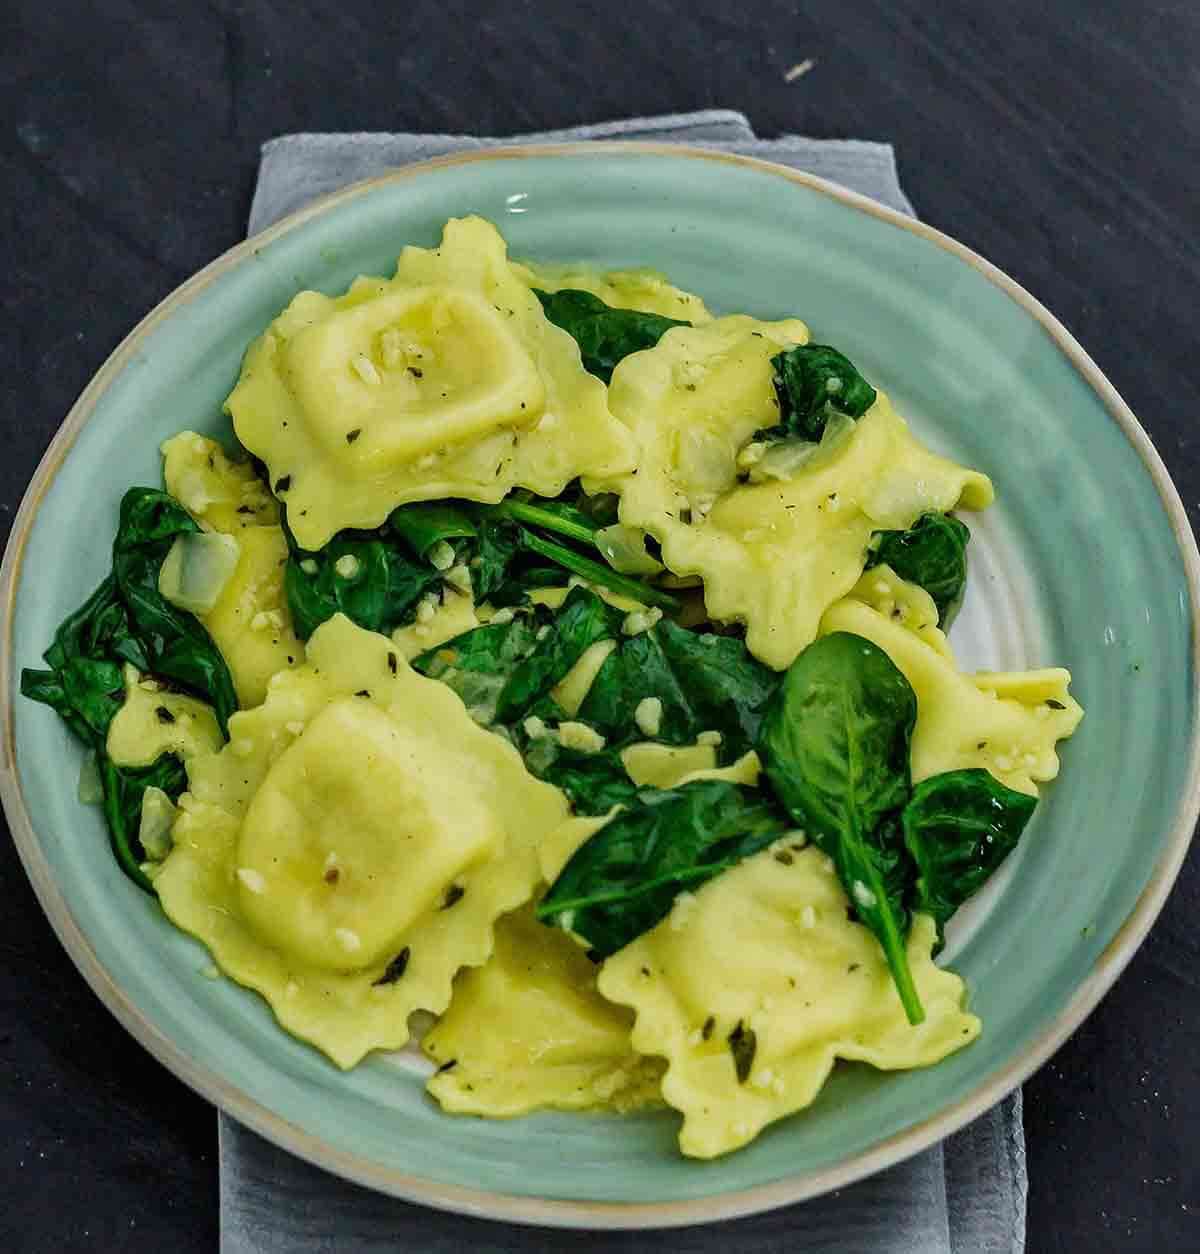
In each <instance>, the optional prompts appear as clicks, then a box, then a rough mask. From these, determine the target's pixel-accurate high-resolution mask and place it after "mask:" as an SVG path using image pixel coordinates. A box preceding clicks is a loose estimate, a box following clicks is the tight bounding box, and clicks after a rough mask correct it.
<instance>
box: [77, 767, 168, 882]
mask: <svg viewBox="0 0 1200 1254" xmlns="http://www.w3.org/2000/svg"><path fill="white" fill-rule="evenodd" d="M96 760H97V763H98V765H99V767H100V782H101V785H102V787H103V789H104V803H103V804H104V817H105V820H106V821H107V823H108V832H109V837H110V839H111V841H112V847H113V853H114V854H115V855H116V858H117V862H118V863H119V864H120V867H121V870H123V871H124V872H125V874H126V875H128V876H129V878H130V879H131V880H133V882H134V883H135V884H137V885H138V886H139V887H141V888H144V889H145V890H146V891H147V892H153V891H154V888H153V886H152V885H151V883H150V880H149V879H148V877H147V876H146V874H145V873H144V872H143V871H142V865H141V864H142V863H143V862H144V861H145V860H146V851H145V850H144V849H143V848H142V843H141V841H140V840H139V839H138V829H139V828H140V827H141V821H142V797H143V796H144V795H145V792H146V789H147V788H161V789H162V790H163V792H165V793H166V794H167V796H169V797H170V798H171V800H172V801H176V800H178V798H179V795H180V793H182V792H183V790H184V789H185V788H186V787H187V772H186V771H185V770H184V767H183V763H182V762H180V761H179V760H178V759H177V758H174V757H172V756H171V755H170V754H169V753H164V754H163V755H162V757H160V758H159V759H158V761H156V762H154V763H153V764H152V765H150V766H143V767H126V766H114V765H113V763H112V760H111V759H110V758H109V757H108V755H107V754H106V753H102V752H100V751H97V754H96Z"/></svg>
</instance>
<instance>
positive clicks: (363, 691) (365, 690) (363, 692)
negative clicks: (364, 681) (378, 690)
mask: <svg viewBox="0 0 1200 1254" xmlns="http://www.w3.org/2000/svg"><path fill="white" fill-rule="evenodd" d="M354 695H355V696H356V697H369V696H370V695H371V690H370V688H360V689H359V690H358V691H357V692H356V693H355V694H354Z"/></svg>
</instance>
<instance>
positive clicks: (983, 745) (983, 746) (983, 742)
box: [975, 740, 987, 749]
mask: <svg viewBox="0 0 1200 1254" xmlns="http://www.w3.org/2000/svg"><path fill="white" fill-rule="evenodd" d="M975 748H976V749H986V748H987V741H986V740H981V741H980V742H979V743H978V744H977V745H976V746H975Z"/></svg>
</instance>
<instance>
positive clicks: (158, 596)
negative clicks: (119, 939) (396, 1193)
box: [22, 217, 1083, 1158]
mask: <svg viewBox="0 0 1200 1254" xmlns="http://www.w3.org/2000/svg"><path fill="white" fill-rule="evenodd" d="M400 243H403V241H398V244H400ZM398 251H399V261H398V263H397V265H396V269H395V272H394V274H392V275H391V277H388V278H378V277H369V276H363V277H359V278H357V279H355V280H354V282H352V283H351V284H350V285H349V287H348V288H347V289H346V290H345V291H344V292H342V293H341V294H340V295H327V294H324V293H322V292H316V291H305V292H300V293H298V294H297V295H296V296H295V297H294V298H293V299H292V300H291V301H290V302H289V303H288V304H287V306H286V307H285V308H283V309H281V310H280V311H279V313H278V315H277V316H276V317H275V318H274V319H273V320H272V321H271V322H270V324H269V325H267V326H265V327H264V328H263V329H262V333H261V335H260V336H259V337H258V338H257V339H255V340H254V342H253V343H252V344H251V345H249V347H248V348H247V351H246V355H245V359H244V362H243V365H242V370H241V373H240V376H239V378H238V381H237V384H236V386H235V387H234V389H233V391H232V392H231V393H230V395H229V397H228V399H227V402H226V411H227V413H228V415H229V416H230V418H231V419H232V424H233V434H232V436H230V435H229V433H228V432H226V433H225V438H223V439H222V438H214V436H213V435H212V434H205V433H197V432H193V431H185V432H181V433H180V434H178V435H177V436H175V437H173V438H172V439H170V440H168V441H166V442H165V443H164V444H163V446H162V453H163V458H164V465H163V479H164V486H165V490H161V489H158V488H145V487H134V488H130V489H129V491H128V492H127V494H126V496H125V498H124V499H123V500H122V502H121V509H120V517H119V521H118V526H117V532H116V537H115V539H114V543H113V550H112V564H111V569H110V571H109V572H108V573H107V574H106V575H105V577H104V579H103V580H102V581H101V582H100V583H99V585H98V586H97V588H96V589H95V591H94V592H93V593H92V595H91V596H90V597H89V598H88V599H87V600H86V601H85V602H84V603H83V604H82V605H81V606H80V607H79V608H78V609H77V610H75V611H74V612H73V613H71V614H69V615H68V616H67V617H66V618H65V619H64V621H63V623H62V625H61V627H60V628H59V630H58V632H57V633H56V635H55V638H54V639H53V640H52V641H51V642H50V643H49V647H48V648H47V650H46V652H45V655H44V666H42V667H39V668H33V667H30V668H27V669H26V670H25V671H24V672H23V673H22V691H23V693H24V694H25V695H26V696H28V697H30V698H31V699H33V700H35V701H39V702H41V703H43V704H44V705H46V706H48V707H50V709H51V710H53V711H54V712H55V713H57V714H58V715H59V716H60V717H62V718H63V719H64V720H65V723H66V725H67V727H68V728H69V729H70V730H71V732H72V733H73V734H74V736H75V737H76V739H77V740H78V741H79V742H80V744H81V746H82V749H83V751H84V754H83V765H82V767H81V772H80V782H79V799H80V802H81V804H85V805H86V804H97V805H99V806H100V807H101V813H102V815H103V826H104V827H106V828H107V833H108V838H109V841H110V843H111V846H112V850H113V854H114V856H115V858H116V860H117V862H118V864H119V866H120V867H121V869H122V870H123V871H124V872H125V875H126V877H127V880H128V883H129V892H130V893H131V894H135V893H136V892H137V891H138V890H143V891H145V892H146V893H148V894H150V895H151V896H152V897H153V898H154V899H155V900H156V901H157V903H158V905H159V906H160V907H161V909H162V910H163V912H164V914H165V916H166V918H167V919H169V920H170V921H171V922H172V923H174V924H175V925H176V926H178V927H179V928H181V929H183V930H184V931H186V932H188V933H190V934H191V935H193V936H194V937H196V938H197V939H198V940H199V941H200V942H201V943H203V944H204V945H205V946H206V947H207V949H208V951H209V953H210V954H211V955H212V958H213V961H214V962H215V963H216V967H217V968H218V969H219V971H220V972H221V973H223V974H224V975H226V976H228V977H229V978H230V979H232V980H233V981H236V982H237V983H238V984H240V985H242V986H244V988H245V989H247V990H253V992H254V993H255V994H257V995H258V996H260V997H261V998H262V999H264V1000H265V1002H266V1003H267V1004H268V1005H269V1006H270V1008H271V1010H272V1012H273V1014H274V1016H275V1018H276V1020H277V1021H278V1023H279V1025H280V1026H281V1027H282V1028H283V1029H285V1030H286V1031H287V1032H289V1033H291V1034H293V1035H294V1036H296V1037H298V1038H300V1039H302V1040H304V1041H307V1042H309V1043H310V1044H311V1045H312V1046H313V1047H314V1048H316V1049H317V1050H319V1051H321V1052H322V1053H323V1054H324V1055H325V1056H326V1057H327V1058H328V1059H329V1061H330V1063H331V1064H333V1065H334V1066H336V1067H340V1068H349V1067H353V1066H355V1065H356V1064H357V1063H359V1062H360V1061H361V1060H362V1059H363V1058H364V1057H366V1056H367V1055H368V1054H371V1053H372V1052H374V1051H395V1050H400V1049H405V1048H407V1049H410V1050H413V1051H414V1052H417V1051H419V1056H420V1057H422V1058H423V1062H424V1066H425V1068H426V1071H427V1086H428V1092H429V1094H430V1096H431V1098H432V1099H433V1100H434V1101H436V1102H437V1103H439V1104H440V1106H441V1107H442V1109H443V1110H444V1111H445V1112H446V1113H447V1116H450V1115H457V1116H474V1117H486V1118H514V1117H518V1116H522V1115H525V1114H527V1113H529V1112H531V1111H535V1110H539V1109H553V1110H559V1111H569V1112H576V1113H575V1117H577V1118H584V1117H589V1115H594V1113H595V1112H598V1111H603V1112H606V1113H610V1114H611V1113H614V1112H615V1113H623V1112H628V1111H634V1110H636V1111H642V1112H645V1113H644V1115H643V1118H646V1119H651V1120H654V1119H663V1120H674V1121H675V1122H676V1126H677V1127H678V1139H679V1140H678V1143H679V1148H680V1150H681V1151H682V1153H683V1154H684V1155H687V1156H689V1157H693V1158H713V1157H715V1156H718V1155H722V1154H726V1153H729V1152H732V1151H734V1150H737V1149H738V1148H740V1147H741V1146H744V1145H746V1144H747V1143H749V1142H750V1141H752V1140H753V1139H754V1138H755V1137H756V1136H757V1135H758V1134H759V1132H761V1131H762V1129H764V1128H765V1127H767V1126H768V1125H770V1124H772V1123H774V1122H776V1121H778V1120H781V1119H785V1118H787V1117H789V1116H793V1115H796V1114H797V1112H800V1111H802V1110H803V1109H804V1108H805V1107H806V1106H808V1105H809V1104H810V1103H811V1102H812V1101H813V1100H814V1099H815V1098H816V1096H817V1094H818V1093H819V1092H820V1091H821V1088H822V1086H823V1085H824V1083H825V1080H826V1078H827V1077H828V1076H829V1074H830V1071H831V1070H832V1069H833V1068H834V1067H835V1066H836V1065H837V1063H838V1060H839V1059H847V1060H854V1061H857V1062H861V1063H867V1064H869V1065H871V1066H873V1067H875V1068H877V1069H878V1070H880V1071H886V1072H899V1071H904V1070H906V1069H910V1068H916V1067H925V1066H930V1065H933V1064H935V1063H937V1062H938V1061H939V1060H941V1059H942V1058H944V1057H946V1056H947V1055H948V1054H951V1053H953V1052H954V1051H956V1050H959V1049H962V1048H965V1047H968V1046H969V1045H970V1043H971V1042H972V1041H973V1040H974V1039H975V1038H976V1037H977V1036H978V1034H979V1033H980V1031H981V1030H985V1029H984V1027H983V1025H982V1024H981V1022H980V1020H979V1018H978V1017H977V1016H976V1015H975V1014H974V1013H972V1011H971V1010H970V1009H969V1008H968V1004H967V1003H968V990H967V987H966V985H965V983H964V981H963V979H962V978H960V976H959V975H957V974H955V973H954V972H953V971H951V970H948V969H946V968H945V967H944V966H943V965H941V963H940V961H939V955H940V954H941V952H942V949H943V946H944V945H945V943H946V937H947V929H948V928H949V929H951V930H953V928H954V927H955V924H954V922H953V920H954V916H955V914H956V912H957V911H958V910H959V908H960V907H961V906H962V905H963V904H964V903H965V902H966V901H968V900H969V899H970V898H972V897H973V896H974V895H975V894H976V893H978V892H979V890H980V889H981V888H983V886H984V885H985V884H987V883H988V882H989V881H990V880H991V879H992V877H993V876H994V875H995V874H996V873H997V872H998V871H999V870H1000V868H1001V867H1002V866H1003V865H1004V863H1005V860H1006V859H1007V857H1008V856H1009V855H1010V854H1011V853H1012V852H1013V850H1015V849H1016V848H1017V846H1018V844H1019V842H1020V841H1021V839H1022V835H1023V833H1024V831H1025V828H1026V826H1027V824H1028V823H1029V821H1030V819H1031V817H1032V816H1033V814H1034V813H1035V810H1036V808H1037V806H1038V804H1039V796H1040V794H1041V793H1042V791H1043V790H1044V789H1045V788H1046V787H1047V786H1048V785H1049V784H1050V783H1051V781H1052V780H1053V779H1054V778H1055V777H1056V776H1057V774H1058V773H1059V770H1060V768H1061V767H1062V762H1061V756H1060V755H1061V754H1062V744H1063V742H1064V741H1065V740H1067V739H1068V738H1069V737H1070V736H1071V735H1072V733H1073V732H1074V731H1075V729H1076V727H1077V726H1078V725H1079V722H1080V719H1081V718H1082V716H1083V710H1082V708H1081V707H1080V705H1079V703H1078V702H1077V700H1076V699H1075V697H1074V696H1073V695H1072V694H1071V692H1070V674H1069V673H1068V672H1067V671H1066V670H1063V669H1060V668H1057V667H1053V666H1047V665H1043V664H1042V663H1043V660H1042V659H1034V661H1035V662H1036V663H1037V666H1036V667H1035V668H1034V669H1029V670H1021V671H978V672H974V673H969V672H965V671H963V670H962V668H961V667H960V665H959V663H958V661H957V660H956V657H955V651H954V649H953V648H952V646H951V635H950V634H949V633H951V630H952V625H953V622H954V618H955V614H956V612H957V609H958V607H959V605H960V604H961V602H962V598H963V595H964V591H965V590H966V587H967V582H968V559H969V552H970V545H971V529H970V526H969V525H968V523H967V522H966V521H965V520H964V518H963V517H962V516H960V515H961V513H962V512H963V511H967V512H970V511H974V510H981V509H983V508H985V507H987V506H988V505H990V504H991V502H992V498H993V495H994V492H993V487H992V483H991V480H990V479H989V478H988V477H987V475H985V474H984V473H982V471H980V470H976V469H973V468H971V467H968V466H964V465H960V464H959V463H958V462H956V461H954V460H953V459H951V458H949V457H946V456H943V455H942V454H941V453H939V452H937V451H936V450H934V449H932V448H929V447H927V446H926V445H925V444H924V442H923V441H922V439H921V438H920V434H919V433H918V432H917V431H916V430H914V429H913V428H911V427H910V426H909V424H908V423H907V422H906V421H905V419H904V418H903V417H902V416H901V415H900V414H899V413H898V412H897V411H896V410H895V409H894V408H893V407H892V404H891V403H890V401H889V399H888V397H887V396H886V395H885V394H884V392H882V391H880V390H879V389H878V388H877V387H876V386H875V384H874V383H873V382H871V381H869V380H868V379H867V378H866V377H864V375H863V374H862V373H861V372H860V371H859V369H858V368H857V367H856V366H855V364H854V362H853V361H851V359H850V358H849V357H847V356H846V355H845V353H844V352H843V351H842V350H841V349H839V348H838V347H835V346H834V345H830V344H828V343H825V342H824V341H823V339H822V337H821V334H820V329H819V328H820V315H821V311H820V309H813V310H804V311H796V312H804V313H805V314H807V315H810V316H811V318H812V326H813V327H814V328H816V330H815V331H813V330H810V325H809V322H808V321H802V320H801V319H800V318H799V317H784V318H776V319H774V320H766V319H763V318H758V317H754V316H752V315H750V314H747V313H739V312H724V311H720V310H717V311H712V310H710V309H709V308H708V306H707V305H706V304H705V302H704V300H703V299H702V298H701V297H700V296H698V295H696V294H694V293H691V292H688V291H686V290H684V289H683V288H681V287H678V286H676V285H675V284H673V283H672V282H671V280H670V279H669V278H667V277H666V276H664V275H662V274H659V273H658V272H656V271H654V270H651V269H646V268H639V267H636V266H634V267H630V268H626V269H623V270H617V271H610V272H600V271H597V270H595V269H593V268H591V267H589V266H587V265H584V264H575V263H563V262H562V261H553V262H549V261H541V260H521V261H516V260H513V259H510V257H509V256H508V248H507V244H506V242H505V240H504V239H503V238H502V236H501V234H500V232H499V231H498V230H497V229H496V227H495V226H493V225H492V224H491V223H489V222H486V221H484V220H483V219H481V218H478V217H469V218H462V219H454V220H451V221H449V222H447V223H446V224H445V228H444V231H443V232H442V237H441V241H440V243H439V244H437V245H436V246H433V247H419V246H416V245H414V244H408V245H407V246H406V247H403V248H402V249H398ZM631 260H632V259H631ZM646 260H653V259H652V258H648V259H646ZM329 290H333V289H332V288H330V289H329ZM783 312H789V311H783ZM214 430H215V428H214ZM63 608H64V610H65V609H66V607H63ZM81 833H82V836H84V837H86V836H87V831H86V827H82V826H81ZM135 886H136V887H135ZM127 905H128V902H120V901H118V902H117V906H118V908H123V907H124V906H127ZM196 978H198V977H197V976H196V975H195V973H194V972H192V971H188V970H181V971H180V980H181V981H187V980H189V979H196ZM197 996H198V997H202V996H203V993H202V992H201V991H198V992H197ZM417 1011H420V1012H422V1014H423V1015H424V1016H426V1018H427V1020H428V1018H429V1017H432V1023H431V1025H430V1026H428V1027H427V1028H426V1029H425V1030H424V1031H423V1034H422V1033H421V1032H418V1033H417V1035H418V1036H419V1037H420V1040H419V1042H418V1041H411V1040H410V1035H411V1033H412V1032H413V1031H414V1030H415V1025H416V1023H417V1022H419V1016H418V1017H417V1018H416V1019H414V1018H412V1016H413V1015H414V1012H417ZM410 1082H411V1079H410V1078H409V1077H406V1076H403V1075H402V1074H401V1073H399V1072H397V1073H396V1078H395V1083H397V1084H406V1083H410ZM897 1082H899V1081H897Z"/></svg>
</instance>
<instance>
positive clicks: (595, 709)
mask: <svg viewBox="0 0 1200 1254" xmlns="http://www.w3.org/2000/svg"><path fill="white" fill-rule="evenodd" d="M779 683H780V677H779V675H778V673H777V672H775V671H773V670H772V669H771V668H770V667H768V666H764V665H763V664H762V663H761V662H759V661H757V660H756V659H755V658H754V657H752V656H751V654H750V652H749V650H748V649H747V648H746V645H745V642H744V641H742V640H740V639H737V638H736V637H733V636H717V635H710V634H700V633H698V632H694V631H688V630H686V629H685V628H683V627H679V626H678V625H676V624H675V623H673V622H671V621H669V620H668V619H663V620H662V621H661V622H658V623H656V624H655V625H654V626H653V627H652V628H650V630H649V631H644V632H642V633H640V634H639V635H636V636H632V637H626V638H625V639H623V640H622V641H621V644H620V645H619V647H618V648H617V649H616V650H614V651H613V652H612V653H611V654H610V655H609V656H608V657H607V658H606V659H605V662H604V665H603V666H602V667H601V668H600V670H599V672H598V673H597V675H596V679H595V681H594V682H593V684H592V686H591V688H590V689H589V691H588V695H587V697H586V699H585V700H584V702H583V705H582V706H581V707H580V710H579V717H580V719H581V720H582V721H583V722H585V723H590V724H591V725H592V726H593V727H595V729H596V730H597V731H598V732H600V733H601V735H603V736H604V737H605V738H606V739H607V740H608V741H609V742H610V744H628V743H630V742H632V741H634V740H644V739H645V736H644V735H642V734H641V733H640V732H639V731H638V729H637V724H636V723H635V722H634V711H635V710H636V709H637V706H638V703H639V702H640V701H641V700H642V699H643V698H644V697H657V698H658V699H659V700H660V701H661V702H662V719H661V722H660V725H659V731H658V734H657V735H656V736H655V737H654V739H656V740H661V741H662V742H663V743H664V744H670V745H682V744H690V743H692V742H693V741H694V740H695V739H696V737H697V736H698V735H699V734H700V733H701V732H705V731H719V732H720V733H721V735H722V741H721V753H720V758H721V760H722V761H723V762H729V761H732V760H733V759H735V758H737V757H740V756H741V755H742V754H743V753H745V752H746V751H747V750H748V749H751V748H753V746H754V742H755V740H756V738H757V736H758V731H759V726H760V724H761V723H762V719H763V714H764V712H765V710H766V707H767V704H768V702H769V701H770V699H771V697H772V696H773V695H774V693H775V690H776V689H777V688H778V687H779Z"/></svg>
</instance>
